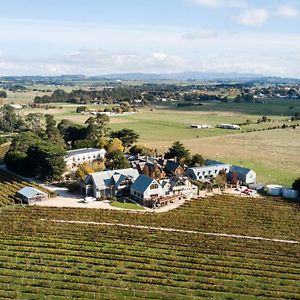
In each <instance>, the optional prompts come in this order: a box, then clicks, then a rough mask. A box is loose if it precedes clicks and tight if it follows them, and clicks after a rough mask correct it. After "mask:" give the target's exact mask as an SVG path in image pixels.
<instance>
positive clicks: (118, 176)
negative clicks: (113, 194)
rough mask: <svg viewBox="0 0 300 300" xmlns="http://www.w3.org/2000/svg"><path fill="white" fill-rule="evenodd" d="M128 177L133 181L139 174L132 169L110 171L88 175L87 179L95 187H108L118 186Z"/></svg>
mask: <svg viewBox="0 0 300 300" xmlns="http://www.w3.org/2000/svg"><path fill="white" fill-rule="evenodd" d="M128 176H130V177H131V178H132V180H133V181H134V180H135V179H136V178H137V177H138V176H139V172H138V171H137V170H136V169H132V168H128V169H120V170H110V171H103V172H96V173H91V174H88V176H87V178H90V177H91V178H92V179H93V181H94V183H95V185H96V186H97V187H101V186H107V187H108V186H111V185H113V184H116V185H119V184H120V183H121V182H120V180H121V181H123V180H124V179H125V178H126V177H128ZM86 180H87V179H86Z"/></svg>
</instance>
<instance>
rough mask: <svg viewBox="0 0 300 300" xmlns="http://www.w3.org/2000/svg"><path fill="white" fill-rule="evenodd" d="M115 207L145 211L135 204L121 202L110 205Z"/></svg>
mask: <svg viewBox="0 0 300 300" xmlns="http://www.w3.org/2000/svg"><path fill="white" fill-rule="evenodd" d="M110 205H111V206H113V207H118V208H124V209H137V210H145V209H144V208H143V207H142V206H140V205H137V204H135V203H128V202H127V203H124V202H121V201H113V202H111V203H110Z"/></svg>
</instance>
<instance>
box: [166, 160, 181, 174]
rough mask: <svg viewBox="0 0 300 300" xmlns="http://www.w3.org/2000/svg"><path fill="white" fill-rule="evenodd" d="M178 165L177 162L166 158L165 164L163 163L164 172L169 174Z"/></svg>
mask: <svg viewBox="0 0 300 300" xmlns="http://www.w3.org/2000/svg"><path fill="white" fill-rule="evenodd" d="M179 166H180V163H179V162H176V161H172V160H168V161H167V163H166V165H165V168H164V170H165V172H167V173H169V174H171V173H173V172H174V171H175V170H176V169H177V168H178V167H179Z"/></svg>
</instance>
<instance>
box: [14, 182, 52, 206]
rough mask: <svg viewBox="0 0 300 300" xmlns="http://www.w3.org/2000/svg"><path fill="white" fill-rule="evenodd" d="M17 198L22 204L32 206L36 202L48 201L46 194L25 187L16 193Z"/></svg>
mask: <svg viewBox="0 0 300 300" xmlns="http://www.w3.org/2000/svg"><path fill="white" fill-rule="evenodd" d="M17 196H18V197H19V198H20V199H21V201H22V203H23V204H32V203H35V202H37V201H42V200H46V199H48V197H49V196H48V194H47V193H44V192H42V191H40V190H38V189H36V188H33V187H31V186H26V187H24V188H22V189H21V190H19V191H18V192H17Z"/></svg>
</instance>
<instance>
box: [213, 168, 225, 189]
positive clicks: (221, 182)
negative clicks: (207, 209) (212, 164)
mask: <svg viewBox="0 0 300 300" xmlns="http://www.w3.org/2000/svg"><path fill="white" fill-rule="evenodd" d="M226 179H227V174H226V172H225V170H221V171H220V172H219V174H218V175H217V176H216V177H215V180H214V185H216V186H217V187H218V188H220V189H221V190H224V188H225V186H226Z"/></svg>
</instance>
